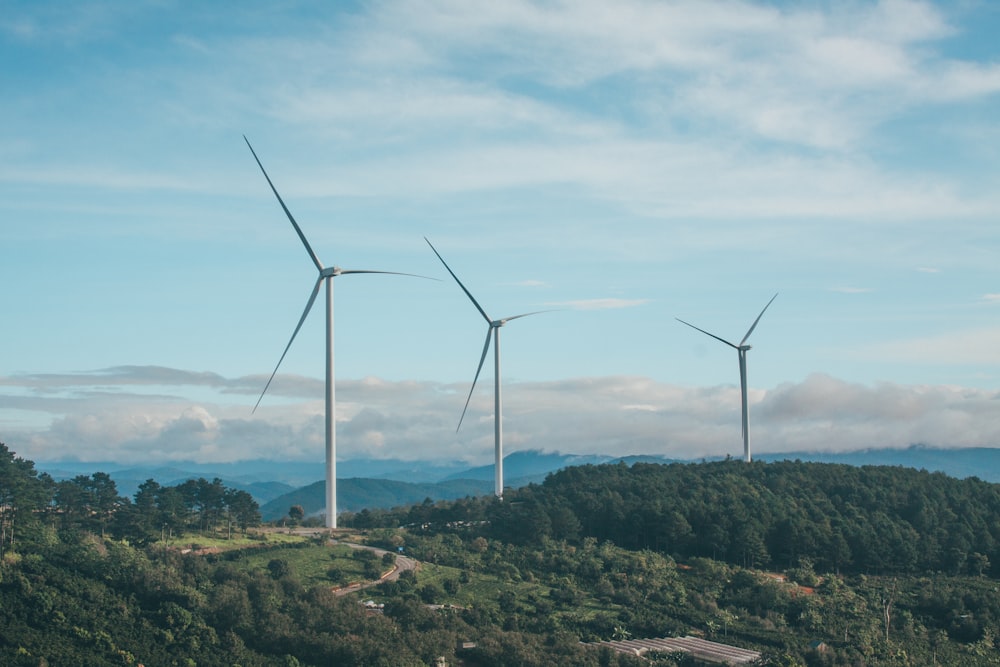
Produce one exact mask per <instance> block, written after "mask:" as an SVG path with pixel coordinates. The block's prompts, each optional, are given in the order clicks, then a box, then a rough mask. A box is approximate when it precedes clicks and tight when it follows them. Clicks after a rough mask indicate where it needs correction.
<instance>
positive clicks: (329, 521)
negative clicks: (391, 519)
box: [243, 135, 423, 528]
mask: <svg viewBox="0 0 1000 667" xmlns="http://www.w3.org/2000/svg"><path fill="white" fill-rule="evenodd" d="M243 140H244V141H246V142H247V147H248V148H249V149H250V152H251V153H252V154H253V158H254V160H256V161H257V166H258V167H260V170H261V172H262V173H263V174H264V178H266V179H267V184H268V185H270V186H271V191H272V192H274V196H275V197H277V198H278V203H279V204H281V208H282V210H283V211H284V212H285V215H286V216H288V220H289V222H291V223H292V227H294V228H295V233H296V234H298V235H299V240H300V241H302V245H303V246H305V249H306V252H307V253H309V258H310V259H311V260H312V262H313V264H315V265H316V270H317V271H319V277H318V278H317V279H316V285H315V286H314V287H313V290H312V294H310V295H309V301H308V302H307V303H306V308H305V310H304V311H302V317H300V318H299V323H298V324H297V325H295V331H293V332H292V337H291V338H290V339H289V340H288V345H286V346H285V351H284V352H282V353H281V358H280V359H278V363H277V365H276V366H275V367H274V371H273V372H272V373H271V377H270V378H268V380H267V384H266V385H264V391H262V392H261V393H260V398H258V399H257V403H256V404H255V405H254V406H253V412H256V411H257V407H258V406H259V405H260V402H261V400H262V399H263V398H264V394H266V393H267V388H268V387H270V386H271V381H272V380H274V376H275V374H276V373H277V372H278V368H279V367H280V366H281V362H282V361H284V360H285V355H286V354H288V349H289V348H290V347H291V346H292V342H293V341H294V340H295V336H296V335H297V334H298V333H299V329H301V328H302V324H303V322H305V321H306V317H307V316H308V315H309V311H310V309H312V307H313V303H314V302H315V301H316V296H317V295H318V294H319V288H320V286H321V285H322V284H323V283H324V282H325V283H326V527H327V528H336V527H337V431H336V425H335V424H336V414H337V402H336V398H335V396H336V387H335V383H334V375H333V279H334V278H336V277H337V276H343V275H347V274H350V273H384V274H391V275H400V276H410V275H414V274H411V273H398V272H395V271H367V270H355V269H350V270H349V269H342V268H340V267H339V266H330V267H324V266H323V264H322V262H320V261H319V257H318V256H317V255H316V253H315V252H314V251H313V249H312V246H310V245H309V241H307V240H306V237H305V234H303V233H302V229H301V228H300V227H299V224H298V223H297V222H295V218H294V217H292V213H291V211H289V210H288V207H287V206H285V202H284V201H283V200H282V199H281V195H279V194H278V190H277V189H276V188H275V187H274V183H272V182H271V177H270V176H268V175H267V171H265V170H264V165H263V164H261V162H260V158H258V157H257V153H256V151H254V149H253V146H251V145H250V141H249V140H248V139H247V138H246V136H245V135H244V137H243ZM416 277H423V276H416Z"/></svg>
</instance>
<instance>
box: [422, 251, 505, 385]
mask: <svg viewBox="0 0 1000 667" xmlns="http://www.w3.org/2000/svg"><path fill="white" fill-rule="evenodd" d="M424 240H425V241H427V245H429V246H430V247H431V250H433V251H434V254H435V255H437V258H438V259H440V260H441V263H442V264H444V268H446V269H448V273H450V274H451V277H452V278H454V279H455V282H456V283H458V286H459V287H461V288H462V291H463V292H465V296H467V297H469V300H470V301H472V305H474V306H475V307H476V310H478V311H479V313H480V314H481V315H482V316H483V319H485V320H486V321H487V322H488V323H489V324H490V325H491V326H492V324H493V320H491V319H490V316H489V315H487V314H486V311H485V310H483V307H482V306H480V305H479V302H478V301H476V297H474V296H472V293H471V292H470V291H469V290H467V289H466V288H465V285H463V284H462V281H461V280H459V279H458V276H456V275H455V272H454V271H452V270H451V267H450V266H448V262H446V261H444V257H442V256H441V253H439V252H438V251H437V248H435V247H434V244H433V243H431V242H430V240H429V239H428V238H427V237H426V236H425V237H424ZM480 365H481V364H480Z"/></svg>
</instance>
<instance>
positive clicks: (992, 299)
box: [983, 293, 1000, 303]
mask: <svg viewBox="0 0 1000 667" xmlns="http://www.w3.org/2000/svg"><path fill="white" fill-rule="evenodd" d="M983 301H986V302H987V303H1000V294H998V293H990V294H984V295H983Z"/></svg>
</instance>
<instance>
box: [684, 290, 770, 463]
mask: <svg viewBox="0 0 1000 667" xmlns="http://www.w3.org/2000/svg"><path fill="white" fill-rule="evenodd" d="M776 298H778V294H777V292H775V294H774V296H772V297H771V301H768V302H767V306H764V310H762V311H760V315H758V316H757V319H755V320H754V321H753V324H751V325H750V328H749V329H748V330H747V333H746V335H745V336H743V340H741V341H740V343H739V345H734V344H733V343H730V342H729V341H728V340H726V339H725V338H720V337H718V336H716V335H715V334H714V333H709V332H708V331H705V330H704V329H700V328H698V327H696V326H695V325H693V324H691V323H690V322H685V321H684V320H682V319H681V318H679V317H678V318H676V319H677V321H678V322H680V323H681V324H686V325H688V326H689V327H691V328H692V329H697V330H698V331H700V332H702V333H703V334H705V335H706V336H711V337H712V338H714V339H715V340H717V341H721V342H723V343H725V344H726V345H728V346H729V347H731V348H734V349H735V350H736V352H737V354H738V355H739V358H740V397H741V399H742V404H743V459H744V460H745V461H746V462H747V463H750V409H749V407H748V406H747V352H748V351H749V350H750V346H749V345H747V344H746V342H747V339H748V338H750V334H752V333H753V330H754V329H756V328H757V323H758V322H760V318H761V317H763V316H764V311H765V310H767V308H768V306H770V305H771V302H772V301H774V300H775V299H776Z"/></svg>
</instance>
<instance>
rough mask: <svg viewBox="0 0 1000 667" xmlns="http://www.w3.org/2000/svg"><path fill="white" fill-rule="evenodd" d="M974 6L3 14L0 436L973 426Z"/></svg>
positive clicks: (984, 47) (828, 440)
mask: <svg viewBox="0 0 1000 667" xmlns="http://www.w3.org/2000/svg"><path fill="white" fill-rule="evenodd" d="M998 30H1000V7H998V6H997V5H996V4H995V3H992V2H985V1H984V2H976V1H967V2H958V3H933V2H909V1H905V0H886V1H884V2H861V1H859V2H846V3H841V2H837V3H828V2H808V3H784V2H737V1H733V2H702V1H697V2H695V1H692V2H647V1H640V0H624V1H622V2H616V3H606V2H588V1H583V2H572V3H570V2H565V3H564V2H527V1H523V0H512V1H511V2H504V3H495V2H478V1H469V0H463V1H461V2H457V1H447V0H441V1H437V0H419V1H417V0H413V1H410V0H387V1H384V2H365V3H354V4H348V3H335V4H330V3H310V2H297V3H271V2H246V3H241V5H240V8H239V9H238V10H233V9H226V8H223V7H221V6H218V5H215V4H213V3H197V4H194V3H175V2H168V1H158V2H134V3H128V5H122V4H121V3H113V2H106V3H100V2H80V3H73V4H71V5H66V4H63V3H44V2H43V3H38V2H8V3H6V5H5V11H4V12H3V16H2V17H0V57H2V59H3V61H4V62H5V63H13V64H14V66H7V67H4V68H3V69H2V71H0V86H2V89H3V91H4V104H3V105H2V106H0V128H2V129H0V157H2V159H0V220H2V222H0V231H2V236H0V239H2V243H0V282H2V284H3V285H4V289H3V290H2V292H0V307H2V310H3V313H4V318H3V319H4V326H3V327H2V329H0V332H2V333H0V341H2V344H3V350H4V353H3V354H2V355H0V439H2V441H3V442H5V443H6V444H7V445H8V446H9V447H10V448H11V449H13V450H14V451H16V452H18V454H20V455H22V456H25V457H27V458H32V459H34V460H37V461H45V460H54V459H63V458H74V457H75V458H80V459H83V460H116V461H123V462H130V461H139V460H148V459H156V460H178V459H181V460H183V459H199V460H217V461H228V460H238V459H243V458H259V457H267V456H277V457H280V458H297V459H304V460H320V459H321V458H322V444H321V439H322V424H321V415H322V403H321V398H322V396H321V394H322V373H323V371H322V360H323V350H322V345H323V343H322V340H323V328H322V317H321V315H322V311H321V309H319V308H317V309H316V310H315V312H314V313H313V314H312V316H311V317H310V319H309V321H308V322H307V324H306V326H305V328H304V329H303V331H302V332H301V333H300V334H299V337H298V339H297V340H296V343H295V345H294V346H293V348H292V350H291V351H290V353H289V355H288V357H287V358H286V360H285V362H284V364H283V366H282V373H281V374H280V375H279V377H278V379H277V380H276V382H275V384H274V385H273V386H272V388H271V390H270V391H269V393H268V396H267V397H265V400H264V403H263V404H262V406H261V408H260V409H259V410H258V411H257V413H256V414H254V415H251V414H250V408H251V407H252V406H253V403H254V402H255V401H256V398H257V395H258V394H259V392H260V389H261V388H262V387H263V382H264V381H265V380H266V378H267V375H268V374H269V373H270V371H271V369H272V368H273V366H274V364H275V362H276V361H277V358H278V356H279V355H280V353H281V350H282V349H283V347H284V345H285V343H286V342H287V340H288V337H289V335H290V334H291V331H292V329H293V327H294V325H295V323H296V321H297V319H298V317H299V315H300V313H301V312H302V308H303V307H304V305H305V302H306V299H307V298H308V296H309V291H310V289H311V287H312V284H313V281H314V280H315V272H314V271H315V269H314V268H313V267H312V265H311V262H310V260H309V257H308V256H307V255H306V253H305V251H304V250H303V248H302V246H301V244H300V243H299V241H298V239H297V237H296V236H295V234H294V231H293V230H292V228H291V226H290V225H289V224H288V221H287V219H286V218H285V217H284V214H283V213H282V211H281V209H280V208H279V207H278V204H277V202H276V201H275V199H274V197H273V195H272V194H271V192H270V191H269V189H268V187H267V183H266V181H265V180H264V179H263V177H262V175H261V174H260V172H259V170H258V168H257V165H256V163H255V162H254V160H253V157H252V156H251V154H250V152H249V151H248V150H247V147H246V145H245V144H244V142H243V135H244V134H245V135H246V136H247V137H248V138H249V140H250V141H251V142H252V143H253V145H254V148H255V150H256V151H257V153H258V155H259V156H260V158H261V160H262V161H263V163H264V165H265V167H266V168H267V169H268V172H269V174H270V176H271V178H272V179H273V180H274V182H275V185H276V186H277V188H278V190H279V191H280V192H281V194H282V196H283V197H284V199H285V201H286V203H287V204H288V206H289V208H290V209H291V211H292V212H293V214H294V215H295V217H296V219H297V220H298V221H299V223H300V225H301V226H302V228H303V231H304V233H305V234H306V235H307V237H308V238H309V239H310V242H311V244H312V245H313V247H314V248H315V250H316V252H317V253H318V255H319V257H320V259H321V260H322V261H323V262H324V263H325V264H327V265H331V264H335V265H338V266H341V267H344V268H347V269H377V270H386V271H400V272H407V273H416V274H422V275H427V276H432V277H435V278H438V279H439V280H440V282H434V281H426V280H420V279H415V278H403V277H393V276H345V277H341V278H339V279H338V280H337V293H336V319H337V323H336V345H337V377H338V400H339V401H340V404H339V406H338V407H339V410H338V434H339V435H338V447H339V449H340V457H341V458H356V457H359V456H377V457H402V458H445V459H455V458H461V459H464V460H468V461H470V462H475V463H483V462H486V461H488V460H489V458H490V455H491V447H492V437H493V435H492V426H491V423H492V422H491V419H492V418H491V410H492V400H491V384H492V383H491V378H492V371H491V369H490V367H489V366H487V368H485V369H484V375H483V377H482V378H481V379H480V388H479V389H477V392H476V394H475V396H474V397H473V402H472V405H471V406H470V413H469V416H467V418H466V422H465V424H464V425H463V427H462V430H461V431H460V432H459V433H458V434H456V433H455V425H456V423H457V420H458V416H459V414H460V412H461V408H462V404H463V401H464V397H465V393H466V392H467V391H468V386H469V383H470V382H471V379H472V375H473V373H474V371H475V367H476V363H477V362H478V358H479V354H480V352H481V349H482V339H483V336H484V335H485V329H486V327H485V323H484V322H483V321H482V319H481V317H480V316H479V314H478V313H477V312H476V310H475V309H474V307H473V306H472V304H470V303H469V302H468V301H467V300H466V299H465V297H464V295H463V294H462V293H461V291H460V290H459V288H458V286H457V285H455V284H454V283H453V282H450V278H449V276H448V275H447V274H446V273H445V272H444V270H443V267H441V266H440V264H439V263H438V262H437V259H436V258H435V257H434V255H433V253H432V252H431V251H430V249H429V248H428V247H427V245H426V244H425V243H424V240H423V237H425V236H426V237H428V238H429V239H430V240H431V241H432V242H433V243H434V245H435V247H436V248H437V249H438V250H439V251H440V252H441V254H442V255H443V256H444V257H445V259H446V260H447V261H448V262H449V264H450V265H451V267H452V268H453V269H454V270H455V272H456V273H457V274H458V275H459V277H461V278H462V280H463V282H464V283H465V284H466V286H467V287H468V288H469V289H470V290H471V291H472V293H473V294H475V295H476V297H477V299H478V300H479V302H480V303H481V304H482V305H483V307H484V308H485V309H486V310H487V312H488V313H490V315H491V316H493V317H503V316H508V315H513V314H517V313H522V312H526V311H532V310H542V309H556V312H552V313H546V314H544V315H538V316H536V317H531V318H525V319H523V320H518V321H516V322H513V323H511V324H510V325H509V326H508V327H506V328H505V329H504V334H503V357H504V363H503V373H504V382H505V411H504V414H505V441H506V446H507V450H508V451H514V450H517V449H523V448H534V449H546V450H559V451H563V452H577V453H588V452H600V453H609V454H625V453H658V454H665V455H669V456H680V457H697V456H706V455H720V454H726V453H732V454H739V452H740V449H741V445H740V431H739V389H738V368H737V359H736V353H735V352H734V351H733V350H731V349H730V348H727V347H725V346H723V345H722V344H720V343H718V342H716V341H713V340H712V339H710V338H708V337H705V336H703V335H701V334H699V333H698V332H696V331H694V330H692V329H689V328H687V327H685V326H683V325H681V324H679V323H678V322H677V321H676V320H675V319H674V318H675V317H681V318H683V319H685V320H687V321H689V322H692V323H694V324H696V325H698V326H699V327H702V328H705V329H707V330H709V331H712V332H713V333H716V334H718V335H720V336H722V337H725V338H728V339H730V340H733V341H738V340H739V339H740V338H742V336H743V334H744V333H745V332H746V330H747V328H748V327H749V326H750V324H751V323H752V322H753V319H754V318H755V317H756V315H757V313H758V312H759V311H760V309H761V308H762V307H763V306H764V304H765V303H767V300H768V299H769V298H770V297H771V296H772V295H773V294H774V293H775V292H779V293H780V294H779V296H778V298H777V299H776V300H775V302H774V303H773V305H772V306H771V307H770V309H769V310H768V312H767V314H766V315H765V316H764V318H763V319H762V320H761V322H760V324H759V326H758V327H757V329H756V331H755V332H754V334H753V336H752V338H751V340H750V342H751V343H752V344H753V345H754V349H753V350H752V351H751V352H750V354H749V383H750V387H751V439H752V446H753V448H754V450H755V451H793V450H800V449H852V448H853V449H857V448H867V447H878V446H899V447H902V446H907V445H909V444H911V443H917V442H920V443H926V444H931V445H939V446H960V445H986V446H994V445H997V444H1000V401H998V398H1000V394H998V390H997V387H998V385H1000V345H998V344H997V343H998V342H1000V268H998V267H1000V262H998V260H997V254H998V251H1000V224H998V223H1000V219H998V218H1000V187H998V185H1000V120H998V119H1000V46H998V44H997V42H996V39H995V35H996V34H997V32H998Z"/></svg>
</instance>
